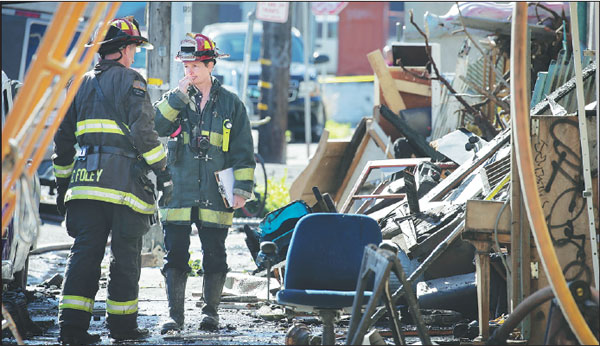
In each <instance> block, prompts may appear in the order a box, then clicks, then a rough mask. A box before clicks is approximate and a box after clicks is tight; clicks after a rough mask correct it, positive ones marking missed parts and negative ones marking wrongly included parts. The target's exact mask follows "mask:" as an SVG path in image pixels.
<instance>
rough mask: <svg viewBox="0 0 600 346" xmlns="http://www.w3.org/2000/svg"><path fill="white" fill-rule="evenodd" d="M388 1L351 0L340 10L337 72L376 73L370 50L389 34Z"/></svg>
mask: <svg viewBox="0 0 600 346" xmlns="http://www.w3.org/2000/svg"><path fill="white" fill-rule="evenodd" d="M388 9H389V3H388V2H350V3H349V4H348V6H346V8H345V9H344V10H343V11H342V12H341V13H340V14H339V17H340V18H339V24H338V25H339V27H338V33H339V41H338V69H337V75H338V76H348V75H365V74H373V70H372V69H371V66H370V65H369V61H368V60H367V54H368V53H369V52H372V51H374V50H375V49H383V46H384V45H385V42H386V40H387V38H388V26H389V18H388Z"/></svg>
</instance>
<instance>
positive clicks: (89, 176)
mask: <svg viewBox="0 0 600 346" xmlns="http://www.w3.org/2000/svg"><path fill="white" fill-rule="evenodd" d="M96 35H98V32H96V34H95V36H96ZM92 42H93V41H92ZM91 44H92V43H90V44H87V45H86V46H88V47H89V46H91ZM98 44H100V48H99V50H98V52H99V54H100V57H101V60H100V62H98V64H96V66H94V68H93V70H92V71H89V72H87V73H86V74H85V75H84V77H83V81H82V83H81V86H80V88H79V90H78V91H77V93H76V95H75V98H74V99H73V102H72V103H71V105H70V106H69V109H68V110H67V113H66V115H65V117H64V119H63V121H62V123H61V124H60V127H59V129H58V131H57V133H56V135H55V137H54V155H53V157H52V159H53V164H54V174H55V176H56V185H57V190H58V196H57V200H56V204H57V208H58V211H59V213H60V214H61V215H65V214H66V226H67V233H68V234H69V235H70V236H71V237H73V238H75V241H74V243H73V246H72V247H71V253H70V254H69V257H68V261H67V266H66V269H65V280H64V285H63V289H62V294H61V297H60V304H59V312H58V323H59V326H60V336H59V339H58V340H59V342H61V343H62V344H69V345H89V344H94V343H96V342H98V341H100V336H99V335H95V334H89V333H88V331H87V330H88V328H89V326H90V319H91V316H92V311H93V308H94V300H95V296H96V293H97V292H98V281H99V280H100V273H101V267H100V265H101V262H102V259H103V257H104V252H105V248H106V243H107V239H108V236H109V234H111V239H112V241H111V260H110V272H109V280H108V288H107V291H108V292H107V298H106V315H107V316H106V326H107V327H108V329H109V331H110V337H111V338H112V339H114V340H116V341H122V340H136V339H142V338H145V337H146V336H148V334H149V332H148V330H147V329H140V328H138V324H137V315H138V291H139V286H138V280H139V278H140V271H141V249H142V236H143V235H144V234H145V233H146V232H147V231H148V229H149V228H150V224H151V222H152V221H153V219H154V213H155V211H156V199H155V191H154V185H153V183H152V181H151V180H150V179H149V178H148V176H147V173H148V172H149V171H150V170H152V171H154V173H155V174H156V176H157V184H158V189H159V190H161V191H162V197H161V200H162V201H168V200H169V199H170V196H169V194H170V191H172V183H171V175H170V173H169V171H168V170H167V169H165V167H166V163H167V158H166V156H167V153H166V150H165V148H164V147H163V145H162V144H161V142H160V141H159V140H158V134H157V133H156V131H155V130H154V110H153V108H152V103H151V102H150V98H149V96H148V94H147V92H146V80H145V79H144V77H142V76H141V75H140V74H139V73H137V72H136V71H135V70H133V69H131V68H130V67H131V64H132V63H133V61H134V58H135V53H136V51H137V50H138V49H139V47H144V48H151V47H152V46H151V45H150V44H149V43H148V40H147V39H146V38H145V37H142V36H141V35H140V31H139V28H138V23H137V22H136V20H135V19H134V18H133V17H125V18H118V19H114V20H112V21H111V22H110V25H109V29H108V31H107V33H106V36H105V37H104V39H103V40H102V41H101V42H99V43H98ZM76 144H78V145H79V148H80V150H79V151H78V152H77V153H76V152H75V145H76Z"/></svg>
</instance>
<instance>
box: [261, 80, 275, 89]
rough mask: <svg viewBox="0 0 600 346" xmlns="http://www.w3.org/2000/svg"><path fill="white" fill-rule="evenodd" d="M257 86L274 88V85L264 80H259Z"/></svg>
mask: <svg viewBox="0 0 600 346" xmlns="http://www.w3.org/2000/svg"><path fill="white" fill-rule="evenodd" d="M257 85H258V87H259V88H265V89H271V88H273V84H271V83H269V82H265V81H262V80H259V81H258V84H257Z"/></svg>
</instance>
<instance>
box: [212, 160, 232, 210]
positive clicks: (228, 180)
mask: <svg viewBox="0 0 600 346" xmlns="http://www.w3.org/2000/svg"><path fill="white" fill-rule="evenodd" d="M215 178H216V179H217V187H218V188H219V193H220V194H221V197H223V203H225V206H226V207H227V208H232V207H233V183H234V182H235V178H234V177H233V168H231V167H229V168H227V169H224V170H221V171H216V172H215Z"/></svg>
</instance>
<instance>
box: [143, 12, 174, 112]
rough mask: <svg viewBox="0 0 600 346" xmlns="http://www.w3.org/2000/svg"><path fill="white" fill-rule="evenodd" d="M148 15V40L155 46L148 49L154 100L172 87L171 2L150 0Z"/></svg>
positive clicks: (150, 93)
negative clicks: (170, 83) (170, 79)
mask: <svg viewBox="0 0 600 346" xmlns="http://www.w3.org/2000/svg"><path fill="white" fill-rule="evenodd" d="M146 15H147V18H146V23H148V41H150V43H152V45H153V46H154V49H152V50H148V51H147V61H146V64H147V70H148V95H149V96H150V100H152V102H154V101H156V100H158V99H159V98H160V97H161V95H162V94H163V93H164V92H165V91H167V90H169V88H170V87H171V86H170V85H169V77H170V66H171V49H170V44H171V2H167V1H164V2H163V1H157V2H154V1H150V2H148V12H147V13H146Z"/></svg>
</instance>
